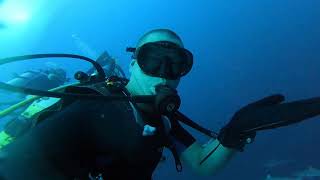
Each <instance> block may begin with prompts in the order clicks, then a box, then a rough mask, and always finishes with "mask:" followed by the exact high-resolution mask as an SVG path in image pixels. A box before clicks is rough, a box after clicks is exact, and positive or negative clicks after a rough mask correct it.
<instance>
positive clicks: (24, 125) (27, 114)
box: [0, 51, 125, 150]
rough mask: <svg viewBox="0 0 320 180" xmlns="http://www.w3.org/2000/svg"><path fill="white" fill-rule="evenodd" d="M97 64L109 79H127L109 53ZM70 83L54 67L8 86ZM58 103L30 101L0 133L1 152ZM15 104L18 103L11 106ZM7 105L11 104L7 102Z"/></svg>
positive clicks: (21, 77) (24, 75)
mask: <svg viewBox="0 0 320 180" xmlns="http://www.w3.org/2000/svg"><path fill="white" fill-rule="evenodd" d="M96 62H97V63H99V64H100V65H101V66H102V68H103V70H104V72H105V73H106V76H107V77H110V76H117V77H122V78H125V74H124V72H123V70H122V69H121V67H120V66H119V65H118V64H116V61H115V59H114V58H112V57H111V56H110V55H109V54H108V52H107V51H104V52H103V53H102V54H101V55H100V56H99V57H98V58H97V60H96ZM55 66H56V65H55ZM86 73H88V74H94V73H95V71H94V68H90V69H89V70H87V71H86ZM68 81H69V78H67V77H66V72H65V71H64V70H63V69H61V68H57V67H54V68H48V69H46V70H40V71H26V72H24V73H22V74H21V75H15V78H14V79H12V80H10V81H8V82H7V84H10V85H14V86H18V87H28V88H32V89H40V90H49V89H52V88H56V87H58V86H60V85H63V84H64V83H65V82H68ZM58 101H59V98H48V97H42V98H40V99H37V100H35V101H30V103H29V104H30V105H29V106H28V107H27V108H26V109H24V110H23V111H22V112H20V111H19V115H18V116H16V117H14V118H12V119H11V120H9V121H8V122H7V123H6V124H5V126H4V129H3V130H2V131H1V132H0V150H1V148H2V147H4V146H6V145H7V144H9V143H10V142H12V141H13V140H14V139H15V138H17V137H19V136H21V135H23V134H24V133H26V132H27V131H29V130H30V129H31V128H32V127H34V126H35V125H36V124H37V119H38V116H39V115H40V114H41V113H42V112H43V111H48V110H49V109H50V108H52V106H53V105H54V104H55V103H56V102H58ZM14 103H17V102H13V103H10V104H14ZM6 104H9V103H8V102H7V103H6ZM27 105H28V104H27ZM19 107H20V106H19ZM20 108H21V107H20ZM10 112H12V111H10ZM15 112H16V111H15ZM7 114H8V113H7Z"/></svg>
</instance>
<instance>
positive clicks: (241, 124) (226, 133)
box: [218, 95, 284, 151]
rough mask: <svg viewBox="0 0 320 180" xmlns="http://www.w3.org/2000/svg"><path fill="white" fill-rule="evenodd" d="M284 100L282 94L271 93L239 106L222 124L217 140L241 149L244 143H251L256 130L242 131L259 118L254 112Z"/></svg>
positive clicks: (224, 144) (226, 145)
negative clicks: (228, 119)
mask: <svg viewBox="0 0 320 180" xmlns="http://www.w3.org/2000/svg"><path fill="white" fill-rule="evenodd" d="M283 101H284V96H282V95H272V96H268V97H265V98H263V99H261V100H259V101H256V102H254V103H251V104H248V105H247V106H245V107H243V108H241V109H240V110H239V111H237V112H236V113H235V114H234V116H233V117H232V119H231V121H230V122H229V123H228V124H227V125H226V126H224V127H223V128H222V129H221V130H220V133H219V135H218V140H219V141H220V143H221V144H222V145H223V146H224V147H228V148H232V149H237V150H239V151H243V148H244V146H245V144H248V143H251V142H252V141H253V140H254V138H255V136H256V132H255V131H253V132H249V133H244V131H245V130H246V129H248V128H249V127H252V126H254V125H255V123H256V122H258V121H259V119H255V118H256V117H259V116H256V113H258V112H260V110H261V109H264V108H266V107H272V106H275V105H277V104H280V103H281V102H283Z"/></svg>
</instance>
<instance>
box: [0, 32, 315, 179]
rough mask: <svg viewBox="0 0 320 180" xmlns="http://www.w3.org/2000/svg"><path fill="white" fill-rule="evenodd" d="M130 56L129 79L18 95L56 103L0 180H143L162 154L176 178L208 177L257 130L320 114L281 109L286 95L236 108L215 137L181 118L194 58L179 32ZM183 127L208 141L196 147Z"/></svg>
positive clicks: (14, 150)
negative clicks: (184, 174)
mask: <svg viewBox="0 0 320 180" xmlns="http://www.w3.org/2000/svg"><path fill="white" fill-rule="evenodd" d="M127 51H129V52H133V56H132V61H131V63H130V73H131V76H130V79H129V80H127V79H124V78H117V77H110V78H107V79H105V77H104V75H103V71H101V67H100V68H99V66H95V67H96V68H97V74H96V75H94V76H89V75H87V74H86V73H83V72H79V73H77V75H76V76H75V77H76V78H77V79H78V80H80V83H79V84H74V85H70V86H67V87H65V88H64V89H63V92H62V93H53V92H50V93H49V92H47V94H45V93H42V92H39V91H38V92H36V91H31V90H30V89H23V91H24V92H29V93H34V94H39V95H40V94H42V96H50V97H59V98H61V99H60V100H59V101H58V102H57V103H55V104H54V106H55V107H53V108H52V109H50V110H49V111H44V112H42V113H41V114H40V115H39V117H38V120H37V124H36V126H35V127H34V128H32V130H31V131H29V132H28V133H26V134H24V135H23V136H21V137H19V138H17V139H16V140H15V141H13V142H12V143H11V144H9V145H8V146H6V147H4V148H3V149H2V151H1V152H0V178H2V179H9V180H11V179H49V180H50V179H52V180H53V179H88V177H97V178H100V179H101V178H103V179H107V180H109V179H111V180H112V179H137V180H147V179H151V178H152V174H153V171H154V170H155V168H156V166H157V164H158V162H159V161H160V159H161V155H162V152H163V148H168V149H169V150H170V151H171V152H172V155H173V157H174V160H175V163H176V168H177V170H178V171H181V170H182V163H184V164H186V165H189V166H190V167H191V168H192V169H193V170H195V171H196V172H197V173H199V174H202V175H210V174H214V173H217V172H219V170H220V169H222V168H223V167H225V165H226V164H227V163H228V161H229V160H230V159H232V157H233V156H234V155H235V154H236V152H239V151H240V152H241V151H243V150H244V147H245V145H246V144H249V143H251V142H253V140H254V139H255V136H256V132H257V131H260V130H266V129H272V128H278V127H282V126H287V125H290V124H293V123H298V122H301V121H303V120H305V119H307V118H310V117H314V116H317V115H319V114H320V98H312V99H307V100H301V101H294V102H287V103H283V101H284V96H282V95H272V96H268V97H265V98H263V99H261V100H259V101H256V102H253V103H251V104H249V105H247V106H244V107H243V108H241V109H240V110H239V111H237V112H236V113H235V114H234V116H233V117H232V119H231V120H230V121H229V123H227V124H226V125H225V126H224V127H222V129H221V130H220V132H219V133H218V134H217V133H214V132H212V131H210V130H207V129H205V128H203V127H201V126H199V125H198V124H196V123H195V122H193V121H192V120H190V119H189V118H188V117H187V116H185V115H184V114H182V113H181V112H179V111H178V108H179V106H180V99H179V96H178V95H177V91H176V88H177V86H178V85H179V83H180V79H181V78H182V77H183V76H185V75H186V74H188V72H189V71H190V70H191V68H192V64H193V56H192V53H191V52H190V51H188V50H187V49H185V48H184V45H183V43H182V40H181V39H180V37H179V36H178V35H177V34H176V33H174V32H173V31H171V30H168V29H155V30H152V31H150V32H147V33H146V34H144V35H143V36H142V37H141V38H140V40H139V41H138V43H137V46H136V47H135V48H127ZM60 56H61V55H57V56H56V57H60ZM34 57H44V56H43V55H37V56H34ZM69 57H75V56H71V55H70V56H69ZM78 57H79V56H78ZM79 58H82V59H87V60H88V58H83V57H79ZM17 59H19V58H17ZM20 59H21V58H20ZM2 61H3V60H2ZM7 61H9V60H8V59H7ZM0 85H1V87H7V88H8V89H12V90H17V88H14V87H10V86H5V85H4V84H3V83H0ZM180 122H182V123H184V124H186V125H189V126H191V127H193V128H195V129H197V130H199V131H200V132H202V133H203V134H206V135H208V136H209V137H212V139H211V140H210V141H209V142H208V143H206V144H205V145H201V144H200V143H199V142H197V141H196V139H195V138H194V137H193V136H192V135H191V134H190V133H188V131H186V130H185V129H184V128H183V127H182V126H181V124H180ZM88 174H89V175H88Z"/></svg>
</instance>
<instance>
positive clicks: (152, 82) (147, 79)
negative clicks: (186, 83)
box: [130, 60, 180, 95]
mask: <svg viewBox="0 0 320 180" xmlns="http://www.w3.org/2000/svg"><path fill="white" fill-rule="evenodd" d="M130 72H131V78H130V81H132V82H133V86H134V87H133V88H134V89H135V90H134V91H135V93H136V95H154V94H156V92H155V87H156V86H157V85H167V86H169V87H170V88H173V89H176V88H177V87H178V85H179V82H180V79H176V80H168V79H164V78H160V77H153V76H149V75H147V74H145V73H144V72H143V71H142V70H141V68H140V67H139V65H138V63H137V61H136V60H132V62H131V64H130Z"/></svg>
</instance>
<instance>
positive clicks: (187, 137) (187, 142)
mask: <svg viewBox="0 0 320 180" xmlns="http://www.w3.org/2000/svg"><path fill="white" fill-rule="evenodd" d="M169 139H170V140H171V142H172V143H173V145H174V146H175V149H176V150H177V153H178V154H179V155H181V154H182V152H183V151H185V150H186V149H187V148H188V147H189V146H191V145H192V144H193V143H194V142H195V141H196V139H195V138H194V137H193V136H192V135H191V134H190V133H189V132H188V131H187V130H185V129H184V128H183V127H182V126H181V125H180V124H179V122H178V121H171V130H170V132H169Z"/></svg>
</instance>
